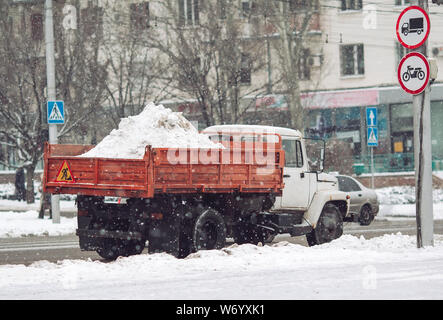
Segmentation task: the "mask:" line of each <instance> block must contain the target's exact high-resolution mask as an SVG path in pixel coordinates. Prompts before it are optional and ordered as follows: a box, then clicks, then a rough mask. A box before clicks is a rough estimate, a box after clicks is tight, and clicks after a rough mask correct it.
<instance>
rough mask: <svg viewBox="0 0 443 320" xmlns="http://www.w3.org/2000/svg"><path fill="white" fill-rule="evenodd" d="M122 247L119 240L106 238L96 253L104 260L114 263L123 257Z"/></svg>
mask: <svg viewBox="0 0 443 320" xmlns="http://www.w3.org/2000/svg"><path fill="white" fill-rule="evenodd" d="M121 245H122V244H121V242H120V241H119V240H118V239H109V238H104V239H102V240H101V241H100V248H98V249H97V250H96V252H97V253H98V254H99V256H100V257H102V258H103V259H106V260H110V261H112V260H115V259H117V258H118V257H119V256H120V255H121Z"/></svg>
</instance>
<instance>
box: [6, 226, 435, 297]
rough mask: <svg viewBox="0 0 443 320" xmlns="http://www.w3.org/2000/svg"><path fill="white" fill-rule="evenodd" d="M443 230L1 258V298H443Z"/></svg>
mask: <svg viewBox="0 0 443 320" xmlns="http://www.w3.org/2000/svg"><path fill="white" fill-rule="evenodd" d="M442 265H443V236H441V235H437V236H436V237H435V246H434V247H428V248H425V249H417V248H416V239H415V237H411V236H405V235H400V234H396V235H385V236H383V237H378V238H373V239H370V240H366V239H364V238H363V237H361V238H357V237H355V236H350V235H345V236H343V237H341V238H340V239H337V240H335V241H333V242H331V243H328V244H325V245H321V246H317V247H311V248H309V247H304V246H302V245H296V244H290V243H288V242H279V243H277V244H274V245H272V246H264V247H259V246H254V245H248V244H246V245H241V246H237V245H232V246H230V247H228V248H224V249H222V250H211V251H200V252H197V253H195V254H192V255H191V256H189V257H188V258H186V259H176V258H174V257H172V256H170V255H168V254H151V255H147V254H142V255H138V256H132V257H127V258H119V259H118V260H117V261H115V262H111V263H103V262H99V261H90V260H89V261H83V260H63V261H61V262H58V263H49V262H47V261H40V262H36V263H34V264H32V265H30V266H23V265H16V266H12V265H5V266H0V274H1V277H0V299H91V298H93V299H186V300H189V299H191V300H192V299H202V300H206V299H234V300H235V299H248V300H251V299H252V300H254V299H442V298H443V273H442V272H441V270H442V269H441V268H442Z"/></svg>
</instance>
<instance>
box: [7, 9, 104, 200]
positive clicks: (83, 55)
mask: <svg viewBox="0 0 443 320" xmlns="http://www.w3.org/2000/svg"><path fill="white" fill-rule="evenodd" d="M77 5H79V2H78V1H77ZM55 8H56V10H55V12H56V14H55V24H56V25H58V26H61V25H62V22H61V19H62V17H63V16H62V14H61V11H62V7H61V6H60V5H58V6H56V7H55ZM33 9H35V8H32V7H30V6H27V5H10V4H9V2H6V3H4V2H2V4H1V6H0V57H1V61H2V64H0V115H1V116H2V118H3V119H4V126H3V125H2V127H1V128H0V139H1V140H2V141H5V142H6V143H7V144H8V145H9V146H10V147H12V148H13V149H15V151H16V155H17V161H16V163H15V164H11V163H9V162H7V161H4V162H3V163H2V164H4V165H6V166H8V167H13V168H14V167H23V168H25V169H26V181H27V202H29V203H32V202H34V184H33V178H34V172H35V168H36V166H37V164H38V162H39V161H40V160H41V158H42V154H43V145H44V142H45V141H47V140H48V125H47V120H46V116H47V114H46V97H45V87H46V65H45V51H44V34H43V14H41V13H34V12H39V11H37V10H33ZM37 9H40V12H42V9H43V8H42V7H39V8H37ZM93 21H94V24H95V21H96V20H95V19H94V20H93ZM55 30H56V75H57V84H56V85H57V89H58V91H57V97H58V99H60V100H64V101H65V103H66V105H67V108H65V110H66V111H65V112H66V114H65V124H64V125H63V126H62V127H61V128H60V131H59V138H62V139H65V140H68V141H69V140H70V141H73V140H74V141H75V140H76V137H77V136H81V135H78V134H77V133H78V132H79V130H80V129H81V126H84V125H85V124H86V125H90V126H95V125H96V124H95V123H94V122H93V117H91V116H90V115H91V112H92V111H91V110H93V109H92V108H91V106H93V105H94V106H96V105H100V102H99V101H101V100H102V99H103V94H102V93H103V92H104V86H103V83H104V80H103V79H104V77H105V75H106V73H105V71H104V67H103V66H102V65H101V64H100V63H99V58H98V53H97V52H98V51H97V45H95V46H94V45H93V46H88V43H91V42H88V41H86V39H85V36H86V34H85V33H84V28H82V27H81V28H78V29H77V30H70V31H69V32H68V31H66V30H64V29H63V28H61V27H59V28H55Z"/></svg>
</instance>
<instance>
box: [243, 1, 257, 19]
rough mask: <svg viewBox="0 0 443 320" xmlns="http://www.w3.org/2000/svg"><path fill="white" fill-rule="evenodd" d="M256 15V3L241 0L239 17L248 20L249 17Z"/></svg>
mask: <svg viewBox="0 0 443 320" xmlns="http://www.w3.org/2000/svg"><path fill="white" fill-rule="evenodd" d="M256 14H257V3H256V1H251V0H243V1H242V2H241V17H242V18H249V17H250V16H251V15H256Z"/></svg>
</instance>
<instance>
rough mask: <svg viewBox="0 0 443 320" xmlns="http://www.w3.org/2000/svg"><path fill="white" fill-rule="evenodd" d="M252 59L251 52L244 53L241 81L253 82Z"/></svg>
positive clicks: (243, 82)
mask: <svg viewBox="0 0 443 320" xmlns="http://www.w3.org/2000/svg"><path fill="white" fill-rule="evenodd" d="M251 73H252V61H251V56H250V55H249V54H245V53H244V54H242V57H241V66H240V83H241V84H251Z"/></svg>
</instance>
